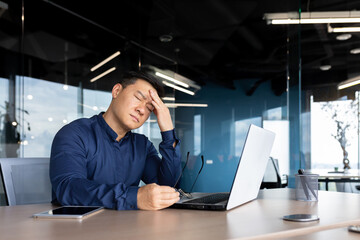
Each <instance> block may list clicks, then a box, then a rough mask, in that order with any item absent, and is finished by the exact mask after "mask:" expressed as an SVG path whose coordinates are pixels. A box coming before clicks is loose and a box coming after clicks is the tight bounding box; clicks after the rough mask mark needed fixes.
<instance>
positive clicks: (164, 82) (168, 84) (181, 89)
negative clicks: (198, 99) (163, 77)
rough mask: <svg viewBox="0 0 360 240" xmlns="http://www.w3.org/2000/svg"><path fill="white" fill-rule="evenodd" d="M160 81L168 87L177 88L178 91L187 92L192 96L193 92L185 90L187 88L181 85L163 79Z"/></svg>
mask: <svg viewBox="0 0 360 240" xmlns="http://www.w3.org/2000/svg"><path fill="white" fill-rule="evenodd" d="M162 83H163V84H164V85H166V86H168V87H172V88H174V89H176V90H178V91H181V92H184V93H187V94H189V95H192V96H193V95H195V93H194V92H192V91H189V90H187V89H184V88H182V87H179V86H176V85H174V84H172V83H169V82H166V81H163V82H162Z"/></svg>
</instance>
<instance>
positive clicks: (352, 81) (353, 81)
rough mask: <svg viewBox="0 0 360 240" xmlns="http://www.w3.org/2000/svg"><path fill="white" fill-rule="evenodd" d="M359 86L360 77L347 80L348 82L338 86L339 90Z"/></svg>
mask: <svg viewBox="0 0 360 240" xmlns="http://www.w3.org/2000/svg"><path fill="white" fill-rule="evenodd" d="M358 84H360V76H357V77H354V78H351V79H349V80H346V81H344V82H342V83H340V84H339V85H338V90H341V89H344V88H348V87H352V86H355V85H358Z"/></svg>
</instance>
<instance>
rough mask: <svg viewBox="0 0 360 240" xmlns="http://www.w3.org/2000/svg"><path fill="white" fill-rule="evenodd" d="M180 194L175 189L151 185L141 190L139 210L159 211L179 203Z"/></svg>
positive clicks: (138, 198)
mask: <svg viewBox="0 0 360 240" xmlns="http://www.w3.org/2000/svg"><path fill="white" fill-rule="evenodd" d="M179 199H180V197H179V193H178V192H176V191H175V189H174V188H171V187H168V186H159V185H157V184H149V185H146V186H143V187H141V188H139V191H138V197H137V200H138V208H139V209H143V210H159V209H163V208H166V207H169V206H171V205H172V204H174V203H176V202H177V201H179Z"/></svg>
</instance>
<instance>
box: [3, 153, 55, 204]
mask: <svg viewBox="0 0 360 240" xmlns="http://www.w3.org/2000/svg"><path fill="white" fill-rule="evenodd" d="M49 164H50V160H49V158H0V169H1V177H2V182H3V185H4V191H5V196H6V202H7V205H9V206H14V205H23V204H35V203H49V202H50V201H51V183H50V178H49Z"/></svg>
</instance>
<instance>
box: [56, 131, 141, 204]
mask: <svg viewBox="0 0 360 240" xmlns="http://www.w3.org/2000/svg"><path fill="white" fill-rule="evenodd" d="M79 131H81V130H80V129H74V128H70V127H67V128H66V127H65V128H63V129H61V130H60V131H59V132H58V133H57V135H56V136H55V138H54V141H53V144H52V149H51V157H50V180H51V183H52V189H53V194H54V195H55V197H56V199H55V201H57V202H58V203H60V204H61V205H84V206H104V207H106V208H110V209H117V210H133V209H137V192H138V187H137V186H126V185H125V184H123V183H117V184H103V183H97V182H95V181H92V180H90V179H88V178H87V168H86V163H87V158H86V157H87V153H86V147H85V146H86V139H85V138H84V137H83V134H80V133H79ZM82 131H83V130H82Z"/></svg>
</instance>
